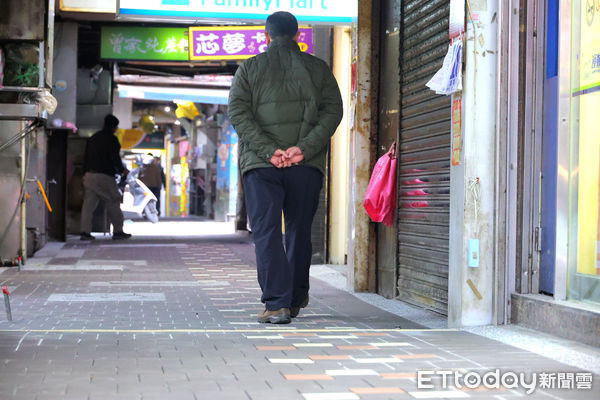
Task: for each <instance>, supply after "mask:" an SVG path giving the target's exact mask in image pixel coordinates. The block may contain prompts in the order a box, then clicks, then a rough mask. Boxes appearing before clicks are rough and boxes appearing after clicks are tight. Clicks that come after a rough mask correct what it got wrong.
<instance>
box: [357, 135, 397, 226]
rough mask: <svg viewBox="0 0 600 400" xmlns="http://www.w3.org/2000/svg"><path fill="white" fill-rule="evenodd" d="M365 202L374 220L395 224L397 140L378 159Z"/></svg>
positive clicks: (368, 212) (389, 224)
mask: <svg viewBox="0 0 600 400" xmlns="http://www.w3.org/2000/svg"><path fill="white" fill-rule="evenodd" d="M363 204H364V207H365V210H367V214H369V216H370V217H371V219H372V220H373V221H374V222H383V223H384V224H385V225H386V226H392V225H393V223H394V210H395V209H396V142H394V143H393V144H392V146H391V147H390V149H389V150H388V152H387V153H385V154H384V155H383V156H382V157H381V158H379V160H377V163H376V164H375V168H373V173H372V174H371V180H370V181H369V186H368V187H367V193H366V194H365V201H364V203H363Z"/></svg>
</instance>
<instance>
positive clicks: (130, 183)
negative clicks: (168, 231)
mask: <svg viewBox="0 0 600 400" xmlns="http://www.w3.org/2000/svg"><path fill="white" fill-rule="evenodd" d="M139 173H140V169H139V168H135V169H134V170H133V171H131V172H130V173H129V175H127V178H126V179H125V180H124V181H122V182H121V184H122V186H121V185H120V188H121V190H122V193H123V201H122V202H121V211H123V217H124V218H136V217H137V218H143V217H145V218H146V219H148V220H149V221H150V222H152V223H153V224H155V223H157V222H158V211H157V210H156V200H157V199H156V196H154V193H152V191H150V189H148V187H147V186H146V185H144V183H143V182H142V181H141V180H139V179H138V175H139Z"/></svg>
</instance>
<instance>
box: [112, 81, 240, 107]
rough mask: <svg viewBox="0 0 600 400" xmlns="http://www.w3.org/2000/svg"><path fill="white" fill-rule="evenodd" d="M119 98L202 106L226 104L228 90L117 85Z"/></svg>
mask: <svg viewBox="0 0 600 400" xmlns="http://www.w3.org/2000/svg"><path fill="white" fill-rule="evenodd" d="M117 90H118V91H119V97H124V98H131V99H143V100H161V101H176V100H184V101H193V102H194V103H204V104H227V100H228V98H229V90H225V89H198V88H173V87H156V86H134V85H117Z"/></svg>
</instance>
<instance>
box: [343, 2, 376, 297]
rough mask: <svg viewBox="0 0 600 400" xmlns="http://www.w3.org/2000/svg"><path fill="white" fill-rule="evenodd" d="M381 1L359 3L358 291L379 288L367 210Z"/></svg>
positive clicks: (354, 179)
mask: <svg viewBox="0 0 600 400" xmlns="http://www.w3.org/2000/svg"><path fill="white" fill-rule="evenodd" d="M378 22H379V1H378V0H372V1H359V2H358V28H357V33H356V36H355V42H356V43H357V47H356V48H355V51H356V54H355V57H354V60H356V61H355V62H356V64H357V65H356V67H357V73H356V75H357V78H356V85H357V86H356V93H355V96H356V97H355V99H354V101H353V103H354V105H355V107H356V116H355V119H354V124H353V129H352V133H351V141H352V145H351V150H350V157H351V159H352V161H351V163H352V164H351V167H350V174H351V188H350V210H349V214H350V215H349V218H348V220H349V226H348V229H349V234H350V238H349V240H348V286H349V288H351V289H354V290H355V291H357V292H367V291H368V292H374V291H375V289H376V286H375V284H376V276H375V272H376V265H375V262H376V261H375V256H376V253H375V245H376V243H375V227H374V224H372V223H371V222H370V220H369V216H368V215H367V213H366V212H365V209H364V207H363V200H364V196H365V193H366V191H367V186H368V184H369V179H370V174H371V169H372V166H373V165H374V163H375V157H376V148H375V146H376V143H377V97H378V83H379V82H378V70H379V54H378V53H379V31H378V26H379V23H378Z"/></svg>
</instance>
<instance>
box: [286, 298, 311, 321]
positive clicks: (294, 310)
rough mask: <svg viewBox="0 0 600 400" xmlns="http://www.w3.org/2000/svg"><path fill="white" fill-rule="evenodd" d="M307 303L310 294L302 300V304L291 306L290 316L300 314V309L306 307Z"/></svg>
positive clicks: (293, 316) (294, 316)
mask: <svg viewBox="0 0 600 400" xmlns="http://www.w3.org/2000/svg"><path fill="white" fill-rule="evenodd" d="M307 305H308V295H306V298H305V299H304V301H303V302H302V304H300V305H299V306H298V307H291V308H290V316H291V317H292V318H296V317H297V316H298V314H300V309H301V308H306V306H307Z"/></svg>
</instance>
